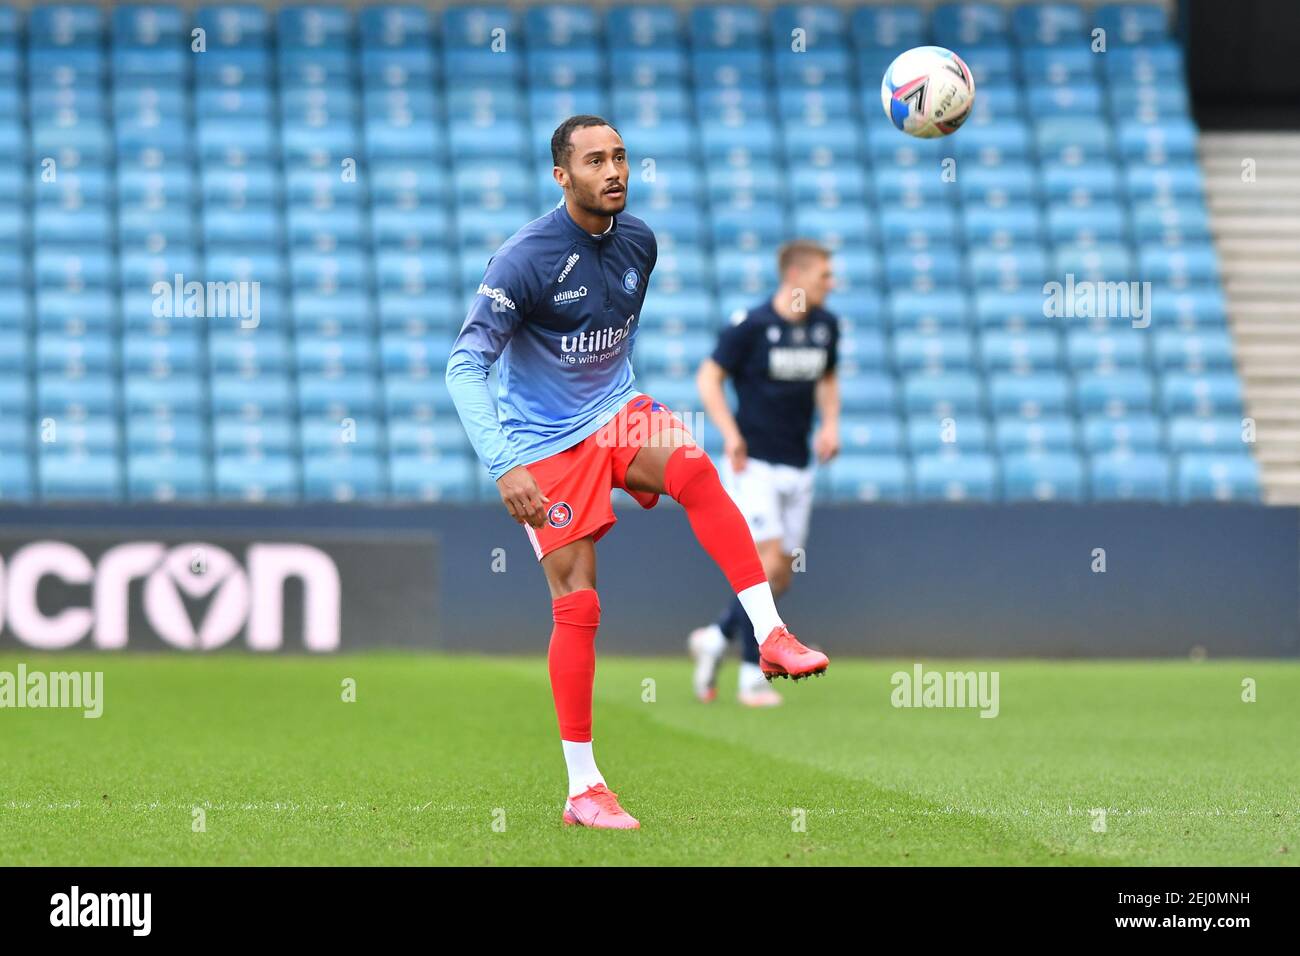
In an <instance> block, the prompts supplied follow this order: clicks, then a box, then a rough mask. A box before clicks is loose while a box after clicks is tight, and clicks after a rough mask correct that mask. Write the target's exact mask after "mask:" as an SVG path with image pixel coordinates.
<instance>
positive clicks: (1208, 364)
mask: <svg viewBox="0 0 1300 956" xmlns="http://www.w3.org/2000/svg"><path fill="white" fill-rule="evenodd" d="M1155 362H1156V366H1157V368H1159V369H1160V370H1162V371H1182V372H1192V373H1201V372H1205V371H1208V370H1211V369H1213V370H1216V371H1230V370H1231V369H1232V367H1233V362H1232V336H1231V335H1229V334H1228V332H1227V330H1226V329H1216V330H1211V329H1203V330H1199V331H1196V332H1175V331H1172V330H1160V331H1157V332H1156V335H1155Z"/></svg>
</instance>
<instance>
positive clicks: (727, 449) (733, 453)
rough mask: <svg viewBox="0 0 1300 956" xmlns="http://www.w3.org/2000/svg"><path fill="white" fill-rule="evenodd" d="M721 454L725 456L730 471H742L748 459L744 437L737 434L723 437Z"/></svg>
mask: <svg viewBox="0 0 1300 956" xmlns="http://www.w3.org/2000/svg"><path fill="white" fill-rule="evenodd" d="M722 454H723V455H725V456H726V458H727V462H728V463H729V464H730V465H731V470H732V471H734V472H742V471H744V470H745V463H746V462H747V461H749V448H748V446H746V444H745V439H743V438H741V437H740V436H739V435H732V436H729V437H727V438H725V439H724V440H723V442H722Z"/></svg>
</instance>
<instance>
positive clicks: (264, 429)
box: [212, 414, 296, 456]
mask: <svg viewBox="0 0 1300 956" xmlns="http://www.w3.org/2000/svg"><path fill="white" fill-rule="evenodd" d="M295 438H296V429H295V428H294V423H293V420H292V419H290V418H288V417H285V416H276V417H267V418H262V419H260V420H258V421H249V420H247V419H245V418H242V417H237V416H227V415H221V414H218V415H217V416H216V418H215V420H214V421H213V427H212V447H213V449H214V450H215V451H216V453H217V454H218V455H254V456H256V455H266V454H273V455H288V454H290V453H292V452H293V451H294V445H295Z"/></svg>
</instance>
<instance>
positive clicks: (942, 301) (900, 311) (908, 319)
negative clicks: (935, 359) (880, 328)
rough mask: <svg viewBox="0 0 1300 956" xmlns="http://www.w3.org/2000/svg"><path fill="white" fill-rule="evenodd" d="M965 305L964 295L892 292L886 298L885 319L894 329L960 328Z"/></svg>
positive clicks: (959, 293)
mask: <svg viewBox="0 0 1300 956" xmlns="http://www.w3.org/2000/svg"><path fill="white" fill-rule="evenodd" d="M968 308H969V302H968V300H967V298H966V295H965V293H964V292H960V291H957V290H941V291H936V292H909V291H902V290H899V291H895V292H891V293H890V294H889V297H888V311H889V318H890V321H891V322H892V324H893V326H894V328H895V329H918V330H922V331H926V330H932V329H938V328H962V327H964V326H965V325H966V324H967V323H966V315H967V310H968Z"/></svg>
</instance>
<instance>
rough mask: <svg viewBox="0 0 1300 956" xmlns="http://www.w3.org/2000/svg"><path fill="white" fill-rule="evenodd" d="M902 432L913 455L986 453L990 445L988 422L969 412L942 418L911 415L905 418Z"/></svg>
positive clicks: (928, 415)
mask: <svg viewBox="0 0 1300 956" xmlns="http://www.w3.org/2000/svg"><path fill="white" fill-rule="evenodd" d="M906 432H907V445H908V447H909V448H910V449H911V452H912V454H913V456H915V455H925V454H933V453H940V452H942V453H949V452H962V453H967V452H986V451H988V450H989V447H990V444H991V440H990V429H989V425H988V421H987V420H986V419H985V418H984V417H983V416H982V415H980V414H978V413H973V412H972V413H956V414H953V415H949V416H945V417H943V418H940V417H937V416H935V415H933V414H921V415H911V416H909V417H908V418H907V423H906Z"/></svg>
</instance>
